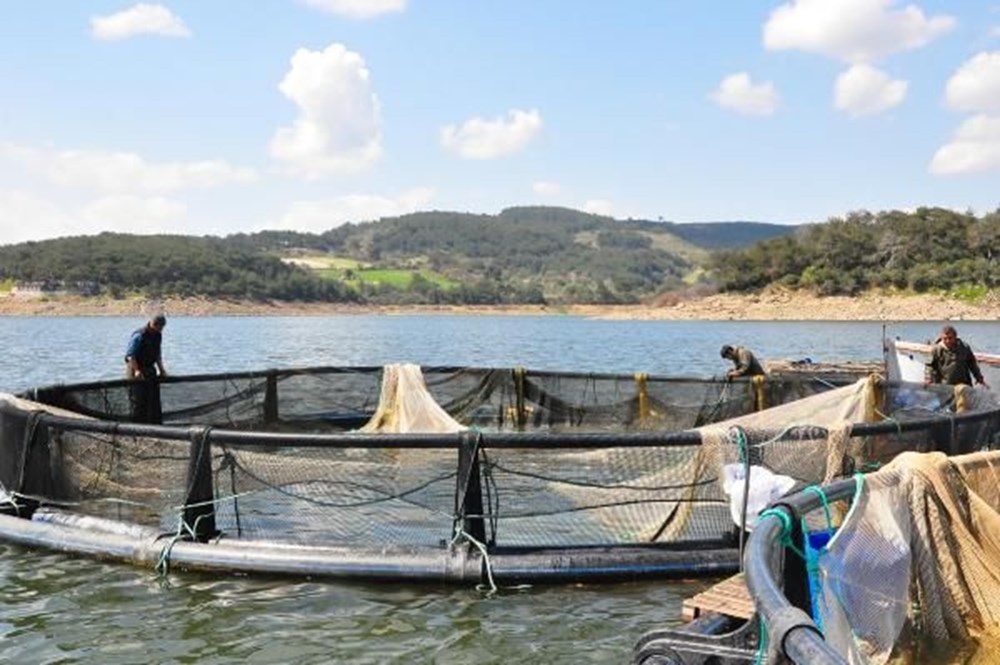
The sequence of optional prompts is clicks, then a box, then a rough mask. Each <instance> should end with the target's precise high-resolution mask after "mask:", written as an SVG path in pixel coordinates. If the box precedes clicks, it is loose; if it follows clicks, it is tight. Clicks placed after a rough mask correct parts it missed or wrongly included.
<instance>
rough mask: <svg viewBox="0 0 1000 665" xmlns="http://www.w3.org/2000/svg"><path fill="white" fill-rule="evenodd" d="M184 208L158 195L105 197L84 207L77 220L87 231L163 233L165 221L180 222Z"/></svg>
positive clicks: (185, 210)
mask: <svg viewBox="0 0 1000 665" xmlns="http://www.w3.org/2000/svg"><path fill="white" fill-rule="evenodd" d="M186 213H187V206H186V205H184V204H183V203H181V202H179V201H173V200H171V199H166V198H163V197H160V196H156V197H148V198H144V197H139V196H128V195H125V196H106V197H104V198H100V199H97V200H96V201H92V202H91V203H89V204H87V205H86V206H84V208H83V210H82V212H81V214H80V217H81V219H82V220H83V221H84V222H86V224H87V226H88V227H90V228H96V229H100V230H101V231H116V232H119V233H135V234H145V233H163V229H164V228H165V227H166V226H167V224H166V223H167V222H173V221H176V220H179V219H182V218H183V217H184V216H185V215H186Z"/></svg>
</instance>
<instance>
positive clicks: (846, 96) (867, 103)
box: [834, 65, 908, 117]
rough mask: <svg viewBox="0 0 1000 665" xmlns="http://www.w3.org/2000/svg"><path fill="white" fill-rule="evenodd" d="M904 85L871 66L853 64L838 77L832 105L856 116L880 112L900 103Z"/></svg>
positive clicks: (903, 95)
mask: <svg viewBox="0 0 1000 665" xmlns="http://www.w3.org/2000/svg"><path fill="white" fill-rule="evenodd" d="M907 85H908V84H907V82H906V81H899V80H897V81H894V80H892V79H891V78H889V76H888V74H886V73H885V72H883V71H881V70H879V69H876V68H875V67H872V66H871V65H853V66H852V67H850V68H848V69H847V70H845V71H844V72H842V73H841V74H840V76H838V77H837V84H836V87H835V93H834V105H835V106H836V107H837V108H838V109H839V110H841V111H847V112H848V113H850V114H851V115H852V116H855V117H857V116H862V115H873V114H876V113H881V112H882V111H885V110H887V109H891V108H892V107H894V106H898V105H899V104H901V103H902V101H903V99H905V98H906V88H907Z"/></svg>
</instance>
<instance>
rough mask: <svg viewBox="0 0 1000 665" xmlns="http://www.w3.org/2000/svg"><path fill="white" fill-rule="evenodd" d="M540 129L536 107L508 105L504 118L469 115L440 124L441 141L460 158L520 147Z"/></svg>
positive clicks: (489, 156) (485, 156)
mask: <svg viewBox="0 0 1000 665" xmlns="http://www.w3.org/2000/svg"><path fill="white" fill-rule="evenodd" d="M540 131H542V116H541V115H540V114H539V113H538V111H536V110H531V111H521V110H519V109H512V110H511V111H509V112H508V114H507V119H506V120H505V119H504V118H503V117H497V118H494V119H493V120H484V119H483V118H471V119H469V120H466V121H465V122H464V123H462V125H461V126H460V127H459V126H455V125H447V126H445V127H442V128H441V145H442V146H444V147H445V148H446V149H448V150H450V151H452V152H454V153H455V154H457V155H458V156H460V157H462V158H463V159H495V158H497V157H504V156H506V155H510V154H513V153H515V152H518V151H519V150H522V149H523V148H524V147H525V146H527V145H528V144H529V143H530V142H531V140H532V139H534V138H535V137H536V136H537V135H538V133H539V132H540Z"/></svg>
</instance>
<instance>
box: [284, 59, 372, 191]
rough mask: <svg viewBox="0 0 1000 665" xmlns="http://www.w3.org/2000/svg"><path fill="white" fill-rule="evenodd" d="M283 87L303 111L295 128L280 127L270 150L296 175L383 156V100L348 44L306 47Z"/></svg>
mask: <svg viewBox="0 0 1000 665" xmlns="http://www.w3.org/2000/svg"><path fill="white" fill-rule="evenodd" d="M278 89H279V90H281V92H282V93H283V94H284V95H285V96H286V97H288V99H290V100H291V101H292V102H294V103H295V105H296V106H298V108H299V115H298V117H297V118H296V119H295V122H294V124H293V125H292V126H291V127H282V128H280V129H278V131H277V133H276V134H275V135H274V138H272V139H271V144H270V152H271V156H272V157H274V158H275V159H278V160H281V161H283V162H285V163H286V165H287V167H288V169H289V171H291V172H292V173H294V174H296V175H300V176H303V177H305V178H308V179H316V178H320V177H323V176H325V175H330V174H337V173H352V172H357V171H360V170H362V169H364V168H367V167H369V166H371V165H372V164H373V163H375V162H376V161H377V160H378V159H379V158H380V157H381V156H382V129H381V124H382V123H381V113H380V110H379V108H380V107H379V100H378V97H377V96H376V95H375V93H374V92H373V91H372V85H371V81H370V77H369V72H368V68H367V67H366V66H365V61H364V59H363V58H362V57H361V56H360V55H358V54H357V53H354V52H352V51H348V50H347V48H346V47H344V46H343V45H342V44H331V45H330V46H328V47H327V48H326V49H325V50H323V51H310V50H308V49H304V48H301V49H299V50H298V51H296V52H295V55H293V56H292V61H291V69H289V71H288V73H287V74H285V78H284V79H282V81H281V84H280V85H279V86H278Z"/></svg>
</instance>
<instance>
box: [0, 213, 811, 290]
mask: <svg viewBox="0 0 1000 665" xmlns="http://www.w3.org/2000/svg"><path fill="white" fill-rule="evenodd" d="M715 226H716V225H712V224H698V225H691V228H688V227H687V225H684V224H673V223H664V222H653V221H647V220H614V219H611V218H608V217H601V216H597V215H591V214H587V213H583V212H579V211H576V210H569V209H564V208H538V207H522V208H510V209H507V210H504V211H503V212H502V213H501V214H499V215H474V214H468V213H455V212H424V213H417V214H411V215H404V216H402V217H395V218H386V219H382V220H380V221H378V222H371V223H362V224H345V225H343V226H339V227H336V228H333V229H331V230H330V231H327V232H325V233H322V234H309V233H296V232H280V231H265V232H261V233H254V234H236V235H232V236H229V237H226V238H195V237H181V236H128V235H121V234H111V233H104V234H101V235H98V236H92V237H76V238H61V239H57V240H50V241H44V242H32V243H23V244H20V245H13V246H0V284H2V283H5V282H6V283H8V284H10V283H26V282H30V283H42V284H45V285H47V287H49V288H59V287H69V288H71V289H77V290H83V291H88V292H92V293H97V294H106V295H111V296H116V297H117V296H122V295H128V294H144V295H151V296H163V295H180V296H190V295H200V296H206V297H230V298H250V299H257V300H259V299H282V300H312V301H317V300H318V301H333V302H339V301H346V300H358V301H362V302H376V303H461V304H500V303H542V302H548V303H627V302H638V301H640V300H642V299H646V298H650V297H652V296H655V295H657V294H660V293H663V292H666V291H670V290H676V289H679V288H683V287H685V285H687V284H690V283H691V282H692V280H697V279H703V278H704V277H703V275H704V271H703V266H704V265H705V263H706V262H707V261H708V260H709V251H708V250H709V249H710V248H714V247H723V246H729V247H731V246H734V245H735V246H738V245H739V244H740V242H744V243H747V242H751V241H752V240H754V239H759V238H770V237H773V236H775V235H777V234H788V233H791V232H792V231H793V230H794V227H789V226H779V225H773V224H750V223H743V222H735V223H726V224H720V225H718V227H717V228H716V229H714V230H715V231H716V233H712V231H713V227H715ZM692 240H695V241H696V242H693V241H692ZM310 268H311V269H310Z"/></svg>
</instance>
